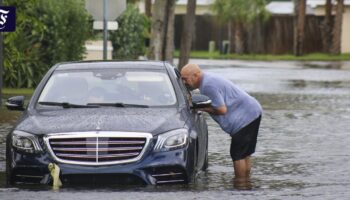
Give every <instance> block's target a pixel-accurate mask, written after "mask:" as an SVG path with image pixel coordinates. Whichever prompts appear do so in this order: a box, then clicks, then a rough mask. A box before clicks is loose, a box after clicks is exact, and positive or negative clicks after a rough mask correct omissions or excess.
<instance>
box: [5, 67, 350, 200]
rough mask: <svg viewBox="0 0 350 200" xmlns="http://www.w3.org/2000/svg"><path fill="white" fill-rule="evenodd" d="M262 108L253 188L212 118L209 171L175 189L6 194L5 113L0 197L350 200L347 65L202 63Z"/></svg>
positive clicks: (9, 119)
mask: <svg viewBox="0 0 350 200" xmlns="http://www.w3.org/2000/svg"><path fill="white" fill-rule="evenodd" d="M198 62H199V63H200V64H201V66H202V67H203V69H204V70H205V71H210V72H214V73H218V74H221V75H223V76H225V77H226V78H228V79H230V80H232V81H233V82H234V83H236V84H238V85H239V86H241V87H242V88H243V89H245V90H246V91H248V92H249V93H250V94H252V95H253V96H255V97H256V98H257V99H258V100H259V101H260V102H261V104H262V106H263V108H264V114H263V119H262V122H261V129H260V133H259V137H258V144H257V149H256V153H255V154H254V155H253V158H252V159H253V169H252V170H253V171H252V176H251V179H250V180H249V182H248V184H245V185H243V186H242V185H239V184H237V182H236V181H235V180H234V175H233V167H232V162H231V160H230V156H229V146H230V138H229V136H228V135H226V134H225V133H224V132H223V131H221V130H220V128H219V127H218V126H217V124H215V122H214V121H213V120H211V119H210V118H209V117H208V125H209V168H208V170H207V171H206V172H205V173H201V174H199V176H198V180H197V182H196V183H193V184H190V185H188V186H187V185H176V186H145V187H139V186H138V187H133V186H127V187H120V186H119V187H112V186H111V187H109V188H94V187H92V188H91V187H90V188H83V187H82V188H62V189H60V190H53V189H51V188H50V187H24V188H22V187H21V188H7V187H6V186H5V184H4V183H5V175H4V171H5V135H6V134H7V132H8V131H9V130H10V129H11V127H12V126H13V124H14V123H15V121H16V119H17V118H18V116H19V113H18V112H9V111H7V110H5V109H4V108H1V109H0V199H1V200H5V199H38V200H40V199H45V200H46V199H77V200H79V199H154V200H157V199H168V200H171V199H215V200H218V199H271V200H277V199H281V200H282V199H283V200H284V199H322V200H323V199H332V200H333V199H350V190H349V188H350V64H349V63H331V64H327V63H326V64H325V63H311V64H310V63H309V64H305V63H297V62H271V63H269V62H243V61H239V62H238V61H235V62H234V61H232V62H231V61H224V62H220V61H218V62H215V61H210V62H209V61H202V63H201V61H198Z"/></svg>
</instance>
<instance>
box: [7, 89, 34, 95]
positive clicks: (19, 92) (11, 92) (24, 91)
mask: <svg viewBox="0 0 350 200" xmlns="http://www.w3.org/2000/svg"><path fill="white" fill-rule="evenodd" d="M33 92H34V89H31V88H3V89H2V94H3V95H6V96H14V95H25V96H30V95H32V94H33Z"/></svg>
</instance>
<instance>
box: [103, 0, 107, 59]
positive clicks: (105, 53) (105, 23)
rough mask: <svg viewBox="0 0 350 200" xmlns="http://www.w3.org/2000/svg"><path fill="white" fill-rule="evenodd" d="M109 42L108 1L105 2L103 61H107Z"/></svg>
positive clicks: (104, 0)
mask: <svg viewBox="0 0 350 200" xmlns="http://www.w3.org/2000/svg"><path fill="white" fill-rule="evenodd" d="M107 40H108V27H107V0H103V60H107Z"/></svg>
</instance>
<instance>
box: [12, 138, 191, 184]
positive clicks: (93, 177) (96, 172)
mask: <svg viewBox="0 0 350 200" xmlns="http://www.w3.org/2000/svg"><path fill="white" fill-rule="evenodd" d="M193 152H194V149H192V148H191V146H190V145H189V146H187V147H186V148H183V149H178V150H172V151H167V152H153V151H152V150H149V151H148V152H146V153H145V154H144V155H143V157H142V158H141V159H140V160H139V161H136V162H132V163H127V164H115V165H103V166H85V165H74V164H64V163H57V162H56V161H55V160H54V159H53V158H52V157H51V156H50V154H49V153H47V152H46V153H43V154H22V153H19V152H17V151H15V150H14V149H10V155H9V154H8V156H10V158H8V160H7V161H8V169H7V171H8V178H9V180H10V181H9V183H10V184H19V183H26V184H27V183H33V184H51V183H52V179H51V176H50V172H49V170H48V165H49V164H50V163H55V164H56V165H58V166H59V168H60V179H61V181H62V182H63V185H65V184H96V183H97V184H101V183H107V184H113V183H115V184H125V183H126V184H151V185H156V184H166V183H188V182H190V181H191V180H193V175H194V174H195V173H194V171H195V167H194V166H195V163H194V160H195V159H194V153H193Z"/></svg>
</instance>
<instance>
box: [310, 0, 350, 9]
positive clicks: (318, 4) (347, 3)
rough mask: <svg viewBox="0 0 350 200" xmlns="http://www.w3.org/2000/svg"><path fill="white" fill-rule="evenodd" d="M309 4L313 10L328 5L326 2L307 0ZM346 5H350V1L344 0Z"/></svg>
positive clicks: (323, 0) (322, 0) (324, 0)
mask: <svg viewBox="0 0 350 200" xmlns="http://www.w3.org/2000/svg"><path fill="white" fill-rule="evenodd" d="M307 4H308V5H310V6H311V7H312V8H315V7H318V6H324V5H325V4H326V0H307ZM344 5H350V0H344Z"/></svg>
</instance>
